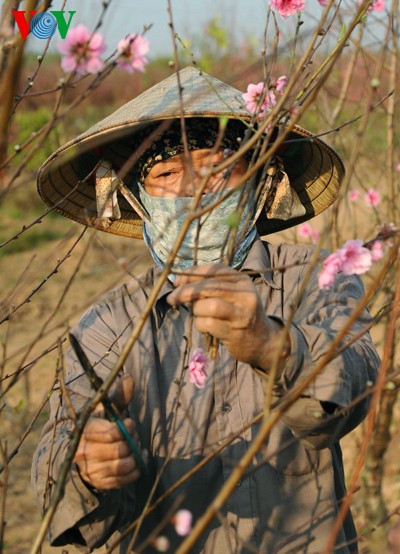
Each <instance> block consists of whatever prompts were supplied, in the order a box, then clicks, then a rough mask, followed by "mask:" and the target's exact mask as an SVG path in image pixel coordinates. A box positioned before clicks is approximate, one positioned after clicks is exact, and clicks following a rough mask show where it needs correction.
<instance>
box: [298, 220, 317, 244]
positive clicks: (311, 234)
mask: <svg viewBox="0 0 400 554" xmlns="http://www.w3.org/2000/svg"><path fill="white" fill-rule="evenodd" d="M297 234H298V235H299V237H302V238H303V239H311V240H312V241H313V242H314V243H315V242H317V240H318V238H319V232H318V231H317V230H316V229H313V228H312V227H311V225H310V224H309V223H302V224H301V225H299V226H298V228H297Z"/></svg>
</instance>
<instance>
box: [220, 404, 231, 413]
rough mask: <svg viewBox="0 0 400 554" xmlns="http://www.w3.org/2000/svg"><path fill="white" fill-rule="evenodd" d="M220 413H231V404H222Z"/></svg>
mask: <svg viewBox="0 0 400 554" xmlns="http://www.w3.org/2000/svg"><path fill="white" fill-rule="evenodd" d="M222 411H223V412H224V413H225V414H227V413H229V412H231V411H232V406H231V404H229V402H224V403H223V404H222Z"/></svg>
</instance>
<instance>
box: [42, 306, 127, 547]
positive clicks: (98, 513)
mask: <svg viewBox="0 0 400 554" xmlns="http://www.w3.org/2000/svg"><path fill="white" fill-rule="evenodd" d="M110 317H111V315H110V313H109V311H108V309H107V306H106V304H103V305H101V304H99V305H98V306H97V307H93V308H91V309H90V310H89V311H88V312H87V313H86V314H85V316H84V317H83V318H82V320H81V322H80V323H79V325H78V326H77V327H76V328H75V329H74V330H73V333H74V334H75V336H76V337H77V339H78V340H79V341H80V343H81V345H82V346H83V348H84V350H85V352H86V354H87V356H88V358H89V360H90V362H91V363H92V364H93V365H94V367H95V369H96V372H97V373H98V374H99V375H100V376H103V377H104V376H105V374H106V373H108V372H109V370H110V369H111V368H112V367H113V365H114V363H115V361H116V359H117V357H118V352H117V351H116V348H115V346H114V345H115V342H116V341H115V335H114V333H113V331H112V325H111V322H110ZM65 383H66V388H67V391H68V396H69V400H70V404H71V406H72V408H73V411H74V412H75V413H76V414H79V412H80V411H81V410H82V408H83V406H84V404H85V402H86V401H87V400H88V399H89V398H90V397H91V396H93V391H92V389H91V387H90V384H89V380H88V379H87V377H86V375H85V374H84V373H83V371H82V368H81V366H80V364H79V362H78V361H77V360H76V358H75V355H74V353H73V352H72V351H71V349H69V350H68V352H67V354H66V360H65ZM50 407H51V413H50V418H49V421H48V422H47V424H46V425H45V427H44V429H43V432H42V436H41V440H40V443H39V446H38V448H37V450H36V452H35V455H34V459H33V465H32V483H33V488H34V491H35V494H36V498H37V502H38V504H39V505H40V506H41V508H42V510H43V511H45V510H46V509H47V507H48V505H49V501H50V499H51V496H52V489H54V484H55V483H56V482H57V479H58V475H59V470H60V466H61V464H62V462H63V460H64V459H65V456H66V453H67V451H68V447H69V445H70V436H71V433H73V431H74V422H73V419H72V418H71V414H70V408H69V409H68V408H67V404H66V402H65V399H64V398H62V396H61V394H60V391H59V390H55V391H53V394H52V397H51V400H50ZM134 504H135V491H134V485H130V486H128V487H124V488H121V489H118V490H112V491H109V492H106V493H100V494H98V493H95V492H94V491H93V490H91V489H90V488H89V487H88V486H86V484H85V483H84V482H83V481H82V479H81V478H80V476H79V473H78V471H77V468H76V467H75V466H72V467H71V468H70V470H69V473H68V478H67V481H66V484H65V490H64V494H63V497H62V500H61V502H60V503H59V505H58V508H57V511H56V513H55V516H54V518H53V520H52V522H51V525H50V528H49V540H50V543H51V544H52V546H62V545H66V544H77V545H84V546H87V547H94V548H96V547H98V546H100V545H102V544H104V542H105V541H106V540H107V539H108V538H109V537H110V536H111V535H112V534H113V532H114V531H116V530H117V529H118V530H121V529H123V527H124V525H125V524H126V523H127V522H128V518H129V519H131V518H132V512H133V510H134Z"/></svg>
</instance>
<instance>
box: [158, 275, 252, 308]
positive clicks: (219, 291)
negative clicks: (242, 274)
mask: <svg viewBox="0 0 400 554" xmlns="http://www.w3.org/2000/svg"><path fill="white" fill-rule="evenodd" d="M251 287H252V283H251V281H250V282H247V278H236V276H235V279H234V280H230V281H226V280H222V279H207V280H202V281H198V282H195V283H188V284H186V285H181V286H179V287H178V288H176V289H175V290H174V291H173V292H171V293H170V294H169V295H168V296H167V302H168V303H169V304H171V305H175V306H177V305H179V304H187V303H190V302H195V301H196V300H200V299H204V298H210V297H213V298H224V297H225V298H229V300H230V301H231V302H233V303H236V302H238V301H240V302H243V301H244V300H243V297H240V296H242V295H243V294H245V293H249V292H250V288H251Z"/></svg>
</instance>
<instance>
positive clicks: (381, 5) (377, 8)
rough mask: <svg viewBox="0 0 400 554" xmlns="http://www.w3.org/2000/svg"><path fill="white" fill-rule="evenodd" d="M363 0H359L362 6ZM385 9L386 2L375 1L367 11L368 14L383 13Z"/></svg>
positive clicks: (382, 0)
mask: <svg viewBox="0 0 400 554" xmlns="http://www.w3.org/2000/svg"><path fill="white" fill-rule="evenodd" d="M362 2H363V0H358V3H359V4H361V3H362ZM384 9H385V1H384V0H374V2H372V4H371V5H370V7H369V8H368V9H367V13H371V12H372V11H374V12H382V11H383V10H384Z"/></svg>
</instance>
